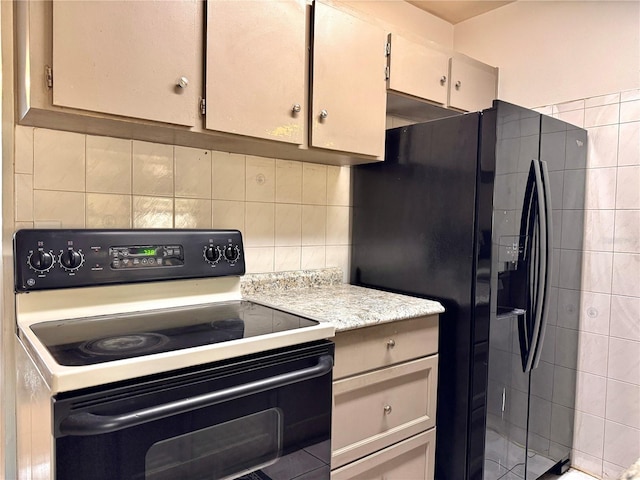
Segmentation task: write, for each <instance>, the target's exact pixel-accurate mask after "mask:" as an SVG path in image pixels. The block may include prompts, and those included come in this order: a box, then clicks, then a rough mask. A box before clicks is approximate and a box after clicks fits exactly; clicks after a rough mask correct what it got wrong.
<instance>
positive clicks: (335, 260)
mask: <svg viewBox="0 0 640 480" xmlns="http://www.w3.org/2000/svg"><path fill="white" fill-rule="evenodd" d="M326 254H327V257H326V261H325V264H326V266H327V267H338V268H340V269H341V270H342V281H343V282H345V283H348V282H349V258H350V247H349V246H348V245H340V246H335V245H327V249H326Z"/></svg>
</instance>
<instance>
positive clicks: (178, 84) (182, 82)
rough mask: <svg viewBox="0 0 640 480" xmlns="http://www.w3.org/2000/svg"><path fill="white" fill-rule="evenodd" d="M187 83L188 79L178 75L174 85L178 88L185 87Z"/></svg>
mask: <svg viewBox="0 0 640 480" xmlns="http://www.w3.org/2000/svg"><path fill="white" fill-rule="evenodd" d="M187 85H189V79H188V78H187V77H180V78H179V79H178V81H177V82H176V87H178V88H187Z"/></svg>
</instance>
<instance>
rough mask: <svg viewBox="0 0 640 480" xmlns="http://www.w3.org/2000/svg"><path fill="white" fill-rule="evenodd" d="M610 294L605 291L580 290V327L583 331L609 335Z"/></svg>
mask: <svg viewBox="0 0 640 480" xmlns="http://www.w3.org/2000/svg"><path fill="white" fill-rule="evenodd" d="M610 311H611V296H610V295H609V294H605V293H593V292H582V294H581V295H580V309H579V312H580V321H579V326H580V329H581V330H582V331H584V332H590V333H599V334H600V335H609V321H610V318H611V317H610Z"/></svg>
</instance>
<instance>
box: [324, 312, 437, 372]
mask: <svg viewBox="0 0 640 480" xmlns="http://www.w3.org/2000/svg"><path fill="white" fill-rule="evenodd" d="M334 342H335V344H336V357H335V368H334V370H333V378H334V379H336V380H337V379H340V378H344V377H348V376H350V375H355V374H358V373H362V372H366V371H369V370H374V369H376V368H380V367H386V366H389V365H393V364H396V363H401V362H406V361H407V360H413V359H415V358H420V357H424V356H426V355H431V354H433V353H436V352H437V351H438V315H430V316H428V317H419V318H413V319H410V320H401V321H397V322H392V323H385V324H381V325H375V326H372V327H365V328H359V329H357V330H350V331H347V332H340V333H338V334H337V335H336V336H335V338H334Z"/></svg>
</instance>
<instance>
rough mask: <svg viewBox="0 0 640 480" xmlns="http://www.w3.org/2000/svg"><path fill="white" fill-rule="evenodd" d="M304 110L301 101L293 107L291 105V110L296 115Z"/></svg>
mask: <svg viewBox="0 0 640 480" xmlns="http://www.w3.org/2000/svg"><path fill="white" fill-rule="evenodd" d="M301 111H302V107H301V106H300V104H299V103H296V104H295V105H294V106H293V107H291V112H292V113H293V114H294V115H295V114H296V113H300V112H301Z"/></svg>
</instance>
